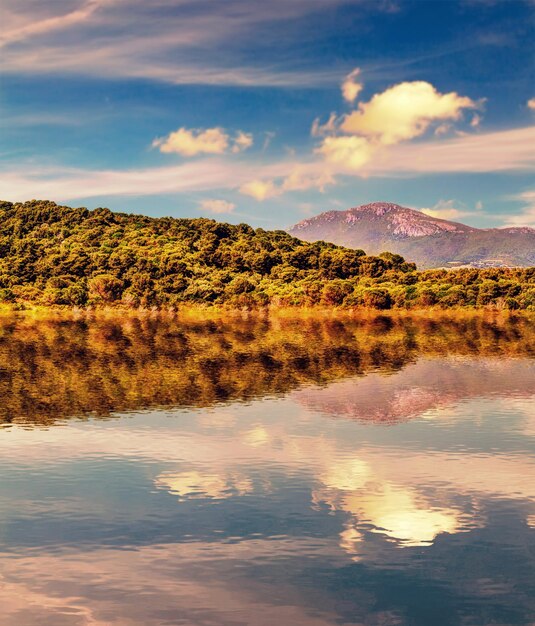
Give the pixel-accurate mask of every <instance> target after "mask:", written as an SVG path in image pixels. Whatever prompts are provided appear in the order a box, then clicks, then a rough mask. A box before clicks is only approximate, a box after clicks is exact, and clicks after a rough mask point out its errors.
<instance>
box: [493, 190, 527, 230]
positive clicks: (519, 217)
mask: <svg viewBox="0 0 535 626" xmlns="http://www.w3.org/2000/svg"><path fill="white" fill-rule="evenodd" d="M509 199H510V200H512V201H513V202H515V203H518V202H520V203H521V204H522V205H523V207H522V209H521V211H520V212H518V213H515V214H514V215H502V216H501V217H502V218H503V219H504V220H505V224H506V226H513V227H518V226H529V227H531V228H535V189H527V190H526V191H523V192H521V193H518V194H516V195H514V196H511V197H510V198H509Z"/></svg>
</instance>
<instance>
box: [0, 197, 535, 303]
mask: <svg viewBox="0 0 535 626" xmlns="http://www.w3.org/2000/svg"><path fill="white" fill-rule="evenodd" d="M0 301H2V302H8V303H9V302H11V303H14V304H15V305H18V306H22V305H25V304H44V305H71V306H73V305H76V306H85V305H99V304H124V305H127V306H132V307H136V306H153V305H155V306H176V305H180V304H182V303H208V304H226V305H229V306H239V307H242V306H247V307H255V306H264V305H267V304H273V305H280V306H293V305H300V306H313V305H326V306H340V305H343V306H368V307H374V308H391V307H400V308H403V307H414V306H430V305H435V304H439V305H440V306H455V305H463V306H487V305H492V306H498V307H501V308H503V307H506V308H514V309H516V308H535V269H533V268H528V269H523V270H520V269H519V270H512V269H500V270H496V269H494V270H472V269H470V270H457V271H455V272H446V271H440V270H435V271H428V272H416V271H415V266H414V265H413V264H410V263H406V262H405V261H404V260H403V258H402V257H400V256H399V255H394V254H390V253H383V254H381V255H380V256H378V257H377V256H367V255H366V254H365V253H364V252H363V251H362V250H350V249H346V248H341V247H338V246H335V245H333V244H328V243H325V242H321V241H320V242H316V243H306V242H304V241H301V240H299V239H296V238H294V237H292V236H290V235H289V234H287V233H285V232H283V231H265V230H263V229H260V228H259V229H256V230H254V229H253V228H251V227H250V226H248V225H246V224H239V225H237V226H235V225H230V224H224V223H219V222H216V221H214V220H210V219H204V218H199V219H175V218H149V217H144V216H140V215H127V214H122V213H112V212H111V211H109V210H108V209H95V210H94V211H89V210H87V209H85V208H78V209H75V208H70V207H65V206H58V205H56V204H54V203H53V202H46V201H31V202H26V203H24V204H20V203H16V204H11V203H8V202H1V203H0Z"/></svg>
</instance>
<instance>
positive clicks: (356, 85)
mask: <svg viewBox="0 0 535 626" xmlns="http://www.w3.org/2000/svg"><path fill="white" fill-rule="evenodd" d="M359 74H360V68H358V67H357V68H355V69H354V70H353V71H352V72H351V73H350V74H348V75H347V76H346V77H345V79H344V82H343V83H342V96H343V98H344V100H345V101H346V102H350V103H351V102H355V100H356V99H357V97H358V95H359V93H360V92H361V91H362V88H363V85H362V83H361V82H359V81H357V80H356V79H357V77H358V76H359Z"/></svg>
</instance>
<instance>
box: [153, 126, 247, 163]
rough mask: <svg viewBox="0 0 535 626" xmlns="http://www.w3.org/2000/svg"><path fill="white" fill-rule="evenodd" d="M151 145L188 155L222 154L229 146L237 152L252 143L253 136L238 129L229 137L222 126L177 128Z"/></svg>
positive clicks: (162, 150) (165, 150)
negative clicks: (232, 136)
mask: <svg viewBox="0 0 535 626" xmlns="http://www.w3.org/2000/svg"><path fill="white" fill-rule="evenodd" d="M152 145H153V147H156V148H158V149H159V150H160V152H165V153H176V154H181V155H182V156H188V157H191V156H196V155H198V154H223V153H224V152H226V151H227V150H228V149H229V148H230V150H231V152H233V153H237V152H241V151H242V150H246V149H247V148H250V147H251V146H252V145H253V136H252V135H251V134H249V133H244V132H243V131H241V130H240V131H238V133H237V135H236V137H235V138H234V139H231V138H230V136H229V135H228V133H227V132H226V131H225V130H224V129H222V128H207V129H200V128H197V129H187V128H179V129H178V130H176V131H174V132H172V133H170V134H169V135H167V137H161V138H159V139H155V140H154V141H153V142H152Z"/></svg>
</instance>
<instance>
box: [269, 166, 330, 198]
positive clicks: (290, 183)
mask: <svg viewBox="0 0 535 626" xmlns="http://www.w3.org/2000/svg"><path fill="white" fill-rule="evenodd" d="M334 183H335V180H334V177H333V175H332V174H331V172H329V171H327V170H325V171H323V172H320V173H319V174H316V173H308V172H307V171H306V168H305V167H297V168H295V169H294V170H293V171H292V173H291V174H290V175H289V176H287V177H286V178H285V179H284V180H283V181H282V185H281V187H282V189H283V190H284V191H307V190H308V189H317V190H318V191H320V192H321V193H323V192H324V191H325V187H326V186H327V185H333V184H334Z"/></svg>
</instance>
